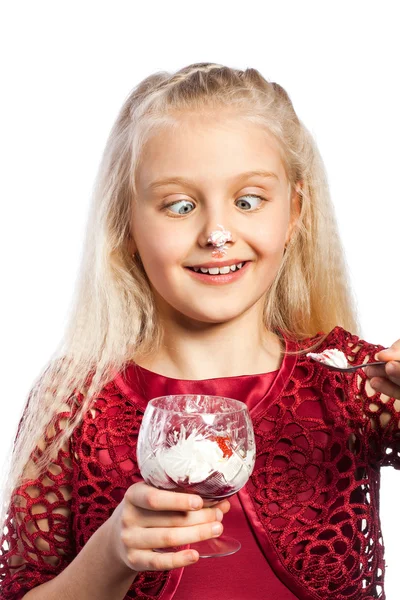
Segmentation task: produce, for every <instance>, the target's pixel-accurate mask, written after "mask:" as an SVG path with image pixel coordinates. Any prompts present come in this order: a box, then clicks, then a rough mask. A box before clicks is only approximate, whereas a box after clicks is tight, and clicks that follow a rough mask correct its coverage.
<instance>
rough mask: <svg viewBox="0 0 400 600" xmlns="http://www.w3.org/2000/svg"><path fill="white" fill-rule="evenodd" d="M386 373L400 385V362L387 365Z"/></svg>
mask: <svg viewBox="0 0 400 600" xmlns="http://www.w3.org/2000/svg"><path fill="white" fill-rule="evenodd" d="M386 373H387V376H388V377H389V379H390V380H391V381H393V383H395V384H396V385H400V362H398V361H390V362H389V363H388V364H387V365H386Z"/></svg>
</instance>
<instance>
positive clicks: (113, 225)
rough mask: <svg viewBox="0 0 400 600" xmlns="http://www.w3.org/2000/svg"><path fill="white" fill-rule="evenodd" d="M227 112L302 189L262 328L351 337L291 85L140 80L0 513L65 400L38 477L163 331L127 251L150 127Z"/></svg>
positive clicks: (311, 149) (221, 73)
mask: <svg viewBox="0 0 400 600" xmlns="http://www.w3.org/2000/svg"><path fill="white" fill-rule="evenodd" d="M222 109H223V110H230V111H232V113H233V114H237V115H238V116H240V117H241V118H244V119H247V120H248V121H249V122H252V123H258V124H261V125H262V126H263V127H264V128H265V130H266V131H267V132H268V133H269V134H270V135H272V136H273V138H274V139H275V140H276V141H277V143H278V145H279V148H280V150H281V154H282V160H283V164H284V166H285V170H286V173H287V177H288V181H289V184H290V186H291V189H292V190H293V189H295V186H298V185H299V184H301V189H300V196H301V215H300V219H299V222H298V225H297V228H296V230H295V232H294V234H293V235H292V238H291V240H290V242H289V245H288V247H287V250H286V253H285V255H284V259H283V261H282V264H281V266H280V269H279V272H278V274H277V276H276V278H275V280H274V282H273V284H272V286H271V288H270V289H269V291H268V294H267V297H266V303H265V326H266V327H267V328H268V329H269V330H271V331H276V332H277V331H280V332H283V333H284V334H286V335H290V336H292V337H294V338H300V339H305V338H308V337H311V336H314V335H316V334H317V333H318V332H329V331H330V330H331V329H332V328H333V327H334V326H336V325H341V326H343V327H345V328H346V329H349V330H351V331H354V332H357V328H358V327H357V322H356V318H355V314H354V309H353V300H352V297H351V294H350V291H349V289H348V287H347V277H346V267H345V263H344V257H343V251H342V248H341V244H340V241H339V236H338V232H337V227H336V222H335V216H334V211H333V208H332V205H331V200H330V195H329V190H328V185H327V179H326V174H325V170H324V166H323V163H322V160H321V157H320V154H319V152H318V149H317V147H316V145H315V143H314V141H313V138H312V136H311V135H310V133H309V131H308V130H307V129H306V128H305V126H304V125H303V124H302V122H301V121H300V120H299V119H298V117H297V115H296V113H295V111H294V109H293V106H292V103H291V100H290V98H289V96H288V94H287V93H286V91H285V90H284V89H283V88H282V87H281V86H280V85H278V84H277V83H272V82H269V81H267V80H266V79H265V78H264V77H263V76H262V75H261V74H260V73H259V72H258V71H257V70H256V69H246V70H245V71H242V70H238V69H233V68H229V67H226V66H223V65H218V64H209V63H200V64H193V65H190V66H188V67H185V68H183V69H181V70H179V71H178V72H176V73H175V74H170V73H166V72H161V73H156V74H153V75H151V76H149V77H147V78H146V79H145V80H144V81H142V82H141V83H140V84H139V85H138V86H137V87H136V88H134V89H133V91H132V92H131V93H130V95H129V96H128V98H127V99H126V101H125V103H124V104H123V106H122V109H121V111H120V113H119V115H118V117H117V120H116V122H115V124H114V126H113V128H112V130H111V133H110V136H109V139H108V141H107V144H106V147H105V151H104V154H103V157H102V161H101V164H100V168H99V173H98V176H97V179H96V183H95V188H94V193H93V200H92V205H91V209H90V211H89V216H88V224H87V232H86V237H85V244H84V249H83V258H82V265H81V270H80V273H79V276H78V280H77V286H76V290H75V294H74V300H73V304H72V307H71V310H70V316H69V321H68V324H67V327H66V330H65V334H64V337H63V339H62V340H61V342H60V344H59V347H58V348H57V349H56V351H55V352H54V354H53V355H52V357H51V358H50V360H49V361H48V363H47V365H46V366H45V368H44V369H43V371H42V373H41V374H40V375H39V377H38V379H37V381H36V382H35V384H34V386H33V388H32V391H31V393H30V395H29V398H28V402H27V405H26V407H25V411H24V416H23V419H22V420H21V423H20V427H19V432H18V436H17V439H16V441H15V446H14V452H13V457H12V462H11V468H10V471H9V476H8V480H7V483H6V486H5V492H4V497H3V513H2V515H1V516H2V517H4V510H6V509H7V503H8V502H9V500H10V494H11V491H12V490H13V489H15V487H16V486H17V484H18V483H19V482H20V481H21V480H22V479H23V478H24V470H25V468H26V465H27V463H28V462H29V458H30V456H31V455H32V453H33V452H34V450H35V448H36V447H37V445H38V443H39V442H40V440H43V437H44V432H45V431H46V428H48V427H49V424H50V425H51V422H52V420H53V419H54V418H55V416H56V415H57V414H58V413H60V412H63V411H64V410H65V406H66V401H67V400H68V399H69V400H70V399H72V398H74V394H76V393H79V394H82V396H81V397H82V398H83V401H82V402H81V403H80V405H79V408H78V410H77V412H76V415H75V418H74V419H69V420H67V421H66V423H65V426H64V427H63V428H62V430H61V431H59V432H58V434H57V435H54V436H53V440H52V443H51V444H49V445H48V446H47V447H44V448H43V451H42V452H39V453H38V456H37V457H36V460H35V463H36V468H37V470H38V472H40V471H42V470H43V469H44V468H45V467H46V465H47V464H48V463H49V462H50V461H51V458H52V457H53V456H54V455H56V453H57V452H58V450H59V449H60V448H61V446H63V445H64V444H65V443H66V442H67V441H68V439H69V438H70V436H71V434H72V432H73V430H74V428H75V427H76V426H77V425H78V424H79V423H80V421H81V420H82V418H83V416H84V414H85V413H86V411H87V410H88V409H89V407H90V405H91V403H92V402H93V400H94V398H95V397H96V395H97V394H98V393H99V392H100V391H101V389H102V388H103V386H104V385H105V384H106V383H107V382H108V381H110V380H111V379H112V378H113V374H115V372H116V371H119V370H121V369H122V368H123V367H124V366H126V364H127V363H128V362H130V361H132V360H133V357H135V356H137V355H138V354H141V355H143V354H146V353H151V352H152V351H154V350H155V349H157V348H158V347H159V344H160V343H161V340H162V331H161V329H160V325H159V323H158V321H157V315H156V311H155V307H154V301H153V296H152V292H151V289H150V286H149V282H148V279H147V276H146V273H145V272H144V270H143V268H142V265H141V264H140V261H137V260H134V259H133V258H132V256H131V255H130V254H129V251H128V240H129V235H130V230H129V224H130V220H131V212H132V211H131V206H132V201H133V200H134V198H135V174H136V168H137V165H138V163H139V159H140V151H141V148H143V145H144V143H145V141H146V140H147V139H148V138H149V136H150V135H151V132H152V131H154V130H155V129H157V128H158V127H161V126H176V125H177V124H179V116H180V115H181V114H182V113H186V112H187V111H192V112H199V111H206V112H208V111H213V110H222ZM42 446H43V444H42ZM3 520H4V519H3V518H2V520H1V522H3Z"/></svg>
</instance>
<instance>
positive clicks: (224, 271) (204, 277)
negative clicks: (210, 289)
mask: <svg viewBox="0 0 400 600" xmlns="http://www.w3.org/2000/svg"><path fill="white" fill-rule="evenodd" d="M229 263H230V264H229ZM229 263H228V261H225V263H223V262H222V263H221V262H220V263H219V265H218V266H217V265H216V264H215V263H214V264H212V263H211V264H210V263H209V264H205V265H198V266H195V267H186V268H187V270H188V271H189V272H190V274H191V276H192V277H194V278H195V279H197V280H199V281H202V282H203V283H208V284H213V285H221V284H226V283H231V282H234V281H236V280H237V279H238V278H239V277H242V274H243V273H244V272H245V271H247V267H248V266H249V265H250V261H234V262H233V261H232V260H230V261H229Z"/></svg>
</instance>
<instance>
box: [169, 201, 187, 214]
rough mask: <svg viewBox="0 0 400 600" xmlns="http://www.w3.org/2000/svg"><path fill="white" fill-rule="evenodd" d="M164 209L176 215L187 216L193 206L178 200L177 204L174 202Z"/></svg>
mask: <svg viewBox="0 0 400 600" xmlns="http://www.w3.org/2000/svg"><path fill="white" fill-rule="evenodd" d="M166 208H167V209H168V210H170V211H171V212H173V213H175V214H177V215H187V214H188V213H190V212H192V210H194V204H193V202H190V201H189V200H179V202H174V203H173V204H170V205H169V206H167V207H166Z"/></svg>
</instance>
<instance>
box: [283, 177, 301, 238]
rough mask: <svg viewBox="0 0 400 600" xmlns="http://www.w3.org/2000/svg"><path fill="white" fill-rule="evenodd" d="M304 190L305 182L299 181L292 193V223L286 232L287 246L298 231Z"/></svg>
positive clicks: (290, 222)
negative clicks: (296, 230) (297, 226)
mask: <svg viewBox="0 0 400 600" xmlns="http://www.w3.org/2000/svg"><path fill="white" fill-rule="evenodd" d="M302 188H303V182H302V181H298V182H297V183H296V187H295V189H294V190H293V192H292V195H291V198H290V221H289V226H288V229H287V232H286V240H285V245H286V246H287V245H288V243H289V242H290V239H291V237H292V235H293V231H294V230H295V229H296V225H297V222H298V220H299V218H300V212H301V190H302Z"/></svg>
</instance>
